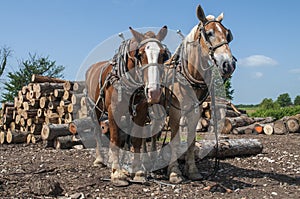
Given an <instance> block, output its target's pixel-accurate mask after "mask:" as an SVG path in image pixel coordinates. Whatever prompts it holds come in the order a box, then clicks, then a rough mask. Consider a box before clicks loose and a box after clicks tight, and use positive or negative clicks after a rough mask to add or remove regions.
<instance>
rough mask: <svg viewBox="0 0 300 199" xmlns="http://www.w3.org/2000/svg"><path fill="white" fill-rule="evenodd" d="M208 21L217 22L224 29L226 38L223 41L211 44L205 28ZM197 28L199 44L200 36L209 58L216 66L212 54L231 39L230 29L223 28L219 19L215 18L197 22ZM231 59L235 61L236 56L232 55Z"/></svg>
mask: <svg viewBox="0 0 300 199" xmlns="http://www.w3.org/2000/svg"><path fill="white" fill-rule="evenodd" d="M210 23H218V24H219V25H221V26H222V27H223V28H224V29H225V30H226V32H227V33H226V40H223V41H221V42H220V43H218V44H216V45H212V44H211V42H210V40H209V36H208V35H207V33H206V30H205V26H207V25H208V24H210ZM198 30H199V37H198V42H199V44H200V40H201V38H203V41H204V43H205V45H206V46H207V47H208V49H209V52H208V54H209V56H210V58H211V59H212V60H213V61H214V64H215V65H216V66H218V64H217V61H216V58H215V56H214V54H215V51H216V49H218V48H220V47H221V46H223V45H228V44H229V43H230V42H231V41H232V40H233V35H232V33H231V30H230V29H227V28H225V27H224V25H223V24H222V23H221V22H220V21H217V20H209V21H207V22H205V23H204V24H203V23H202V22H200V23H199V24H198ZM233 59H234V60H235V61H236V58H235V57H234V56H233Z"/></svg>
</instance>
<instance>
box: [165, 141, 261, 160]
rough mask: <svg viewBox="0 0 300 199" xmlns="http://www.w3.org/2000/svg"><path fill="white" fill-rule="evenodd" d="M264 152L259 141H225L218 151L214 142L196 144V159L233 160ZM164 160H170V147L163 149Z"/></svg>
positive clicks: (184, 146)
mask: <svg viewBox="0 0 300 199" xmlns="http://www.w3.org/2000/svg"><path fill="white" fill-rule="evenodd" d="M187 147H188V146H187V143H186V142H185V143H181V144H180V146H179V151H178V154H183V155H182V156H181V157H180V158H179V159H182V160H183V159H185V155H186V151H187ZM262 150H263V145H262V144H261V143H260V142H259V141H258V140H257V139H225V140H219V142H218V149H216V142H215V141H214V140H203V141H197V142H196V143H195V158H197V159H203V158H206V157H208V158H213V157H216V155H217V157H218V158H221V159H224V158H232V157H241V156H250V155H257V154H259V153H261V152H262ZM162 155H163V159H164V160H169V159H170V147H169V146H168V145H167V147H164V148H163V151H162Z"/></svg>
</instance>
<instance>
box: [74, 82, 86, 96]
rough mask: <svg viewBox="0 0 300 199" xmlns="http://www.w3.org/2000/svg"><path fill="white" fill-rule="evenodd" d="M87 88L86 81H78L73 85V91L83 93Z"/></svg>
mask: <svg viewBox="0 0 300 199" xmlns="http://www.w3.org/2000/svg"><path fill="white" fill-rule="evenodd" d="M84 89H85V81H76V82H74V85H73V91H75V92H76V93H82V92H83V90H84Z"/></svg>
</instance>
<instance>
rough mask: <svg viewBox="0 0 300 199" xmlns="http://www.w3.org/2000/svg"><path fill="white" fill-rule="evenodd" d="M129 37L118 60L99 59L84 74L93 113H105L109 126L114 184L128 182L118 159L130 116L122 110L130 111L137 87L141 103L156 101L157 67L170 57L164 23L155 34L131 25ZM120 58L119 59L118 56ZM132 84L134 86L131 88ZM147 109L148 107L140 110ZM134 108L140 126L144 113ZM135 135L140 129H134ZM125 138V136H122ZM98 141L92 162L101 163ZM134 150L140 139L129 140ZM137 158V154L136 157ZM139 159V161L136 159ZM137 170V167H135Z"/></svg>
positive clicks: (135, 119) (147, 103) (160, 92)
mask: <svg viewBox="0 0 300 199" xmlns="http://www.w3.org/2000/svg"><path fill="white" fill-rule="evenodd" d="M130 31H131V33H132V35H133V38H132V39H131V40H127V41H124V42H127V44H126V46H125V48H124V49H123V50H124V51H122V52H120V51H119V54H118V57H119V58H117V59H113V60H112V61H104V62H99V63H96V64H94V65H92V66H91V67H90V68H89V70H88V71H87V73H86V86H87V90H88V96H89V98H90V99H92V100H93V102H94V103H95V104H96V106H97V108H96V114H97V117H98V118H99V117H100V115H101V113H102V112H107V114H108V120H109V129H110V154H109V156H110V157H109V158H110V161H111V163H112V166H111V167H112V171H111V182H112V183H113V184H114V185H116V186H126V185H128V181H127V180H126V178H127V176H126V175H124V173H123V171H122V168H121V165H120V160H119V158H120V157H119V152H120V148H122V147H123V146H124V143H125V140H124V139H123V137H124V136H121V133H122V132H125V131H127V132H125V133H127V134H131V129H130V127H128V126H130V123H131V122H132V121H131V118H125V120H124V118H122V113H126V112H129V110H130V106H129V104H130V103H131V102H130V98H131V95H132V94H133V93H134V90H135V89H136V88H142V89H143V92H142V93H143V96H144V97H142V98H140V99H139V98H136V99H135V100H137V99H138V100H141V101H142V103H141V104H143V105H142V106H144V107H147V106H148V105H151V104H155V103H158V102H159V101H160V96H161V94H162V89H161V86H160V78H161V77H160V71H161V69H160V68H159V66H163V63H164V61H165V60H166V59H168V58H169V56H168V54H167V52H166V48H165V47H164V45H162V43H161V41H162V40H163V39H164V38H165V36H166V35H167V27H166V26H164V27H163V28H161V30H160V31H159V32H158V34H157V35H155V33H153V32H151V31H149V32H147V33H145V34H141V33H139V32H137V31H135V30H133V29H132V28H130ZM120 57H121V58H120ZM131 87H133V88H131ZM139 110H146V111H147V109H143V108H142V109H139ZM139 110H136V113H135V117H134V119H133V120H134V121H133V122H134V123H136V124H137V125H140V126H143V125H144V124H145V121H146V119H147V118H146V117H147V112H145V111H142V112H141V111H139ZM131 111H132V110H131ZM135 133H136V135H138V133H139V132H135ZM125 137H126V136H125ZM96 140H97V148H96V160H95V162H94V164H95V165H102V164H104V159H103V157H102V155H101V153H100V151H99V147H100V143H99V139H96ZM132 145H133V147H134V152H137V153H139V151H140V147H141V138H139V137H137V138H136V139H133V140H132ZM135 158H136V157H135ZM136 162H138V160H136ZM136 170H138V169H136Z"/></svg>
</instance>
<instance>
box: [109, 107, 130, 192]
mask: <svg viewBox="0 0 300 199" xmlns="http://www.w3.org/2000/svg"><path fill="white" fill-rule="evenodd" d="M108 119H109V125H110V160H111V162H112V166H111V168H112V171H111V182H112V183H113V185H115V186H127V185H128V184H129V183H128V181H127V180H126V175H125V174H124V172H123V171H122V169H121V166H120V161H119V152H120V140H119V128H118V127H117V125H116V122H115V120H114V118H113V114H112V111H111V107H110V108H109V109H108Z"/></svg>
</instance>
